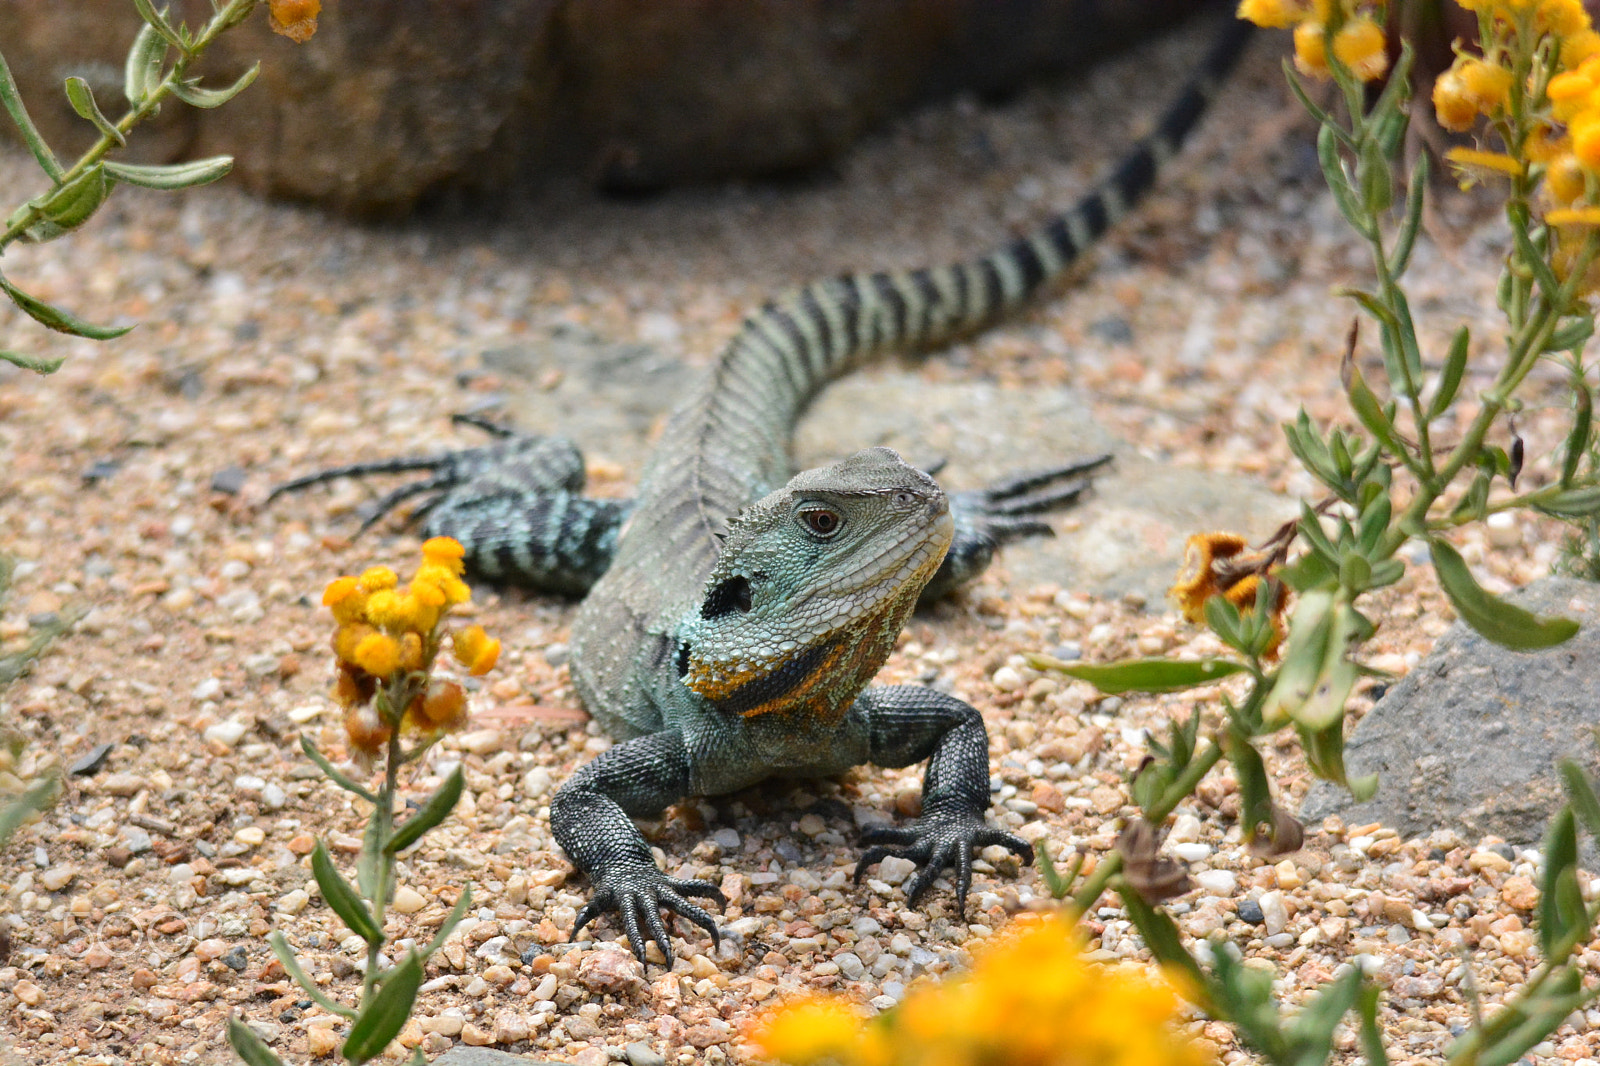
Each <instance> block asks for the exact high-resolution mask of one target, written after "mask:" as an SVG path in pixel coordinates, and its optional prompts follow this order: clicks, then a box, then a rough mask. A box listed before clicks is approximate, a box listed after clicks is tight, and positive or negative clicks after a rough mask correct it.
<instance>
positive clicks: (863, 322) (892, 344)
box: [726, 18, 1253, 403]
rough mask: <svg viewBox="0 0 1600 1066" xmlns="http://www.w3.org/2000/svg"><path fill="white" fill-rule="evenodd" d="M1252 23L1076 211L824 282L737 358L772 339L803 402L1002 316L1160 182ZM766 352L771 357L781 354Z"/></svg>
mask: <svg viewBox="0 0 1600 1066" xmlns="http://www.w3.org/2000/svg"><path fill="white" fill-rule="evenodd" d="M1252 29H1253V27H1252V26H1250V24H1248V23H1246V22H1243V21H1242V20H1239V19H1234V18H1229V19H1228V25H1227V26H1225V27H1224V28H1223V30H1222V32H1221V34H1220V35H1219V37H1218V39H1217V41H1216V42H1215V43H1214V44H1213V46H1212V48H1211V50H1210V52H1209V53H1208V54H1207V56H1206V57H1205V59H1204V60H1203V61H1202V63H1201V64H1200V67H1199V69H1198V71H1197V72H1196V73H1195V74H1194V75H1193V76H1192V77H1191V79H1190V80H1189V82H1188V83H1187V84H1186V85H1185V86H1184V87H1183V90H1182V92H1181V93H1180V94H1179V96H1178V98H1177V100H1176V101H1174V102H1173V104H1172V105H1171V106H1170V107H1169V108H1168V110H1167V112H1166V114H1165V115H1163V116H1162V118H1161V121H1160V124H1159V125H1158V126H1157V127H1156V129H1155V130H1154V132H1152V133H1151V134H1149V135H1148V136H1147V137H1145V138H1144V139H1142V140H1141V141H1139V142H1138V143H1137V144H1136V145H1135V146H1134V148H1133V150H1132V151H1131V152H1129V153H1128V155H1127V156H1126V157H1125V158H1124V159H1123V160H1122V162H1121V164H1120V165H1119V166H1118V167H1117V169H1116V171H1115V172H1114V173H1112V174H1111V176H1110V177H1108V178H1106V179H1105V180H1104V181H1102V182H1101V183H1100V185H1099V186H1098V187H1096V188H1095V189H1094V191H1092V192H1091V193H1089V194H1088V195H1087V196H1085V197H1084V198H1083V199H1082V200H1081V201H1080V202H1079V203H1078V204H1077V206H1075V207H1074V208H1072V209H1071V210H1070V211H1067V212H1066V213H1064V214H1060V215H1057V216H1056V217H1054V218H1052V219H1051V220H1050V221H1049V222H1047V223H1045V224H1044V225H1043V226H1041V227H1040V228H1039V229H1037V230H1036V231H1034V232H1033V233H1031V234H1029V235H1027V236H1024V237H1019V238H1017V239H1016V240H1014V241H1011V242H1010V243H1008V244H1005V245H1003V246H1002V247H1000V248H997V249H995V250H994V251H992V252H990V253H989V254H987V255H985V256H983V257H981V258H979V259H974V260H969V261H967V262H964V263H958V264H955V265H953V266H945V267H934V268H921V269H917V270H908V271H884V272H878V273H871V274H850V275H845V276H843V277H837V278H830V279H828V280H826V281H819V282H815V283H813V284H811V285H808V286H806V287H805V288H803V289H801V290H799V291H798V292H795V293H792V294H790V295H788V296H786V297H780V298H779V299H777V300H775V301H774V302H772V303H770V304H768V305H767V306H766V307H764V308H762V309H761V310H760V311H758V312H757V313H756V314H754V315H752V316H751V317H750V318H749V319H747V320H746V321H745V323H744V326H743V327H742V329H741V330H740V332H739V334H738V335H737V336H735V338H734V339H733V341H732V342H730V344H729V348H728V352H727V353H726V356H727V357H730V358H731V357H733V355H734V353H733V349H735V348H745V347H748V348H751V349H761V348H767V349H771V350H772V351H771V352H770V355H776V356H778V357H779V359H780V361H782V362H784V363H791V364H798V365H796V366H791V367H788V368H786V370H779V371H778V373H779V375H780V376H787V377H790V378H791V379H792V378H794V377H795V376H796V372H797V371H798V372H799V374H800V375H801V376H803V377H806V378H809V381H796V382H794V384H796V385H798V386H799V390H798V391H799V392H800V394H801V395H800V397H797V398H799V399H800V400H801V402H802V403H804V402H805V400H807V399H809V398H810V394H811V393H812V392H814V391H815V390H816V389H817V388H820V387H821V385H823V384H825V383H826V382H827V381H829V380H831V379H832V378H834V377H837V376H839V375H840V374H842V373H844V372H845V371H847V370H849V369H850V368H851V367H852V366H853V365H855V364H856V363H857V362H859V361H860V360H861V359H862V358H863V357H866V356H869V355H871V354H874V353H877V352H882V351H885V350H920V349H924V348H929V347H932V346H935V345H939V344H943V343H945V342H947V341H950V340H952V339H954V338H957V337H960V336H964V335H966V334H969V333H972V332H974V331H977V330H979V329H982V328H983V327H985V326H987V325H989V324H991V323H993V322H995V321H996V320H998V319H1000V318H1003V317H1004V316H1005V315H1007V314H1008V313H1010V312H1012V311H1014V310H1015V309H1016V308H1018V307H1019V306H1020V305H1022V304H1023V303H1025V302H1027V300H1028V299H1029V298H1030V297H1031V296H1033V295H1034V294H1036V293H1037V292H1038V291H1039V290H1040V289H1041V288H1044V287H1045V286H1047V285H1049V284H1050V283H1051V282H1053V281H1054V280H1056V279H1057V278H1059V277H1061V275H1062V274H1064V273H1065V272H1066V271H1067V270H1068V269H1070V268H1071V267H1072V265H1073V264H1074V263H1075V262H1076V261H1077V260H1078V259H1079V258H1080V257H1081V256H1082V255H1083V254H1084V253H1085V252H1087V251H1088V250H1089V248H1090V247H1091V246H1092V245H1093V244H1094V243H1095V241H1096V240H1097V239H1098V238H1099V237H1100V236H1101V235H1102V234H1104V233H1105V232H1106V230H1108V229H1110V228H1111V227H1112V226H1113V225H1115V224H1116V223H1117V222H1118V221H1119V220H1121V219H1122V218H1123V216H1125V215H1126V214H1128V212H1129V211H1130V210H1132V209H1133V207H1134V206H1135V205H1136V204H1137V203H1138V201H1139V200H1140V199H1141V198H1142V197H1143V196H1144V195H1145V193H1147V192H1148V191H1149V190H1150V188H1151V187H1152V186H1153V185H1154V184H1155V182H1156V178H1157V174H1158V172H1159V171H1160V169H1161V167H1162V165H1163V164H1164V163H1166V161H1167V160H1168V159H1170V158H1171V157H1172V156H1173V155H1175V154H1176V153H1177V152H1178V150H1179V149H1180V148H1181V147H1182V145H1183V142H1184V140H1185V139H1186V138H1187V137H1188V136H1189V134H1190V133H1191V132H1192V131H1193V130H1194V128H1195V127H1196V126H1197V125H1198V124H1199V121H1200V118H1201V116H1202V115H1203V114H1204V113H1205V110H1206V107H1207V105H1208V104H1209V102H1210V100H1211V98H1212V96H1214V95H1215V93H1216V91H1217V89H1218V87H1219V86H1220V85H1221V83H1222V82H1223V80H1224V79H1225V78H1226V77H1227V75H1228V72H1229V71H1230V70H1232V68H1233V66H1234V64H1235V63H1236V62H1237V60H1238V59H1239V57H1240V55H1241V54H1242V53H1243V51H1244V48H1245V45H1246V44H1247V43H1248V41H1249V39H1250V35H1251V31H1252ZM750 354H751V355H757V352H756V351H752V352H750ZM759 361H762V362H767V363H768V365H769V366H771V362H770V356H769V358H768V359H765V360H759ZM774 369H776V368H775V367H774Z"/></svg>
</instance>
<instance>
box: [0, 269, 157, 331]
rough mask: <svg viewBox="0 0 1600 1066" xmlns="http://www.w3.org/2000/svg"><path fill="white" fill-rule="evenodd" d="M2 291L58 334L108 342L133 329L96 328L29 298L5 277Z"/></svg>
mask: <svg viewBox="0 0 1600 1066" xmlns="http://www.w3.org/2000/svg"><path fill="white" fill-rule="evenodd" d="M0 291H3V292H4V293H5V294H6V295H7V296H9V297H11V301H12V302H13V303H15V304H16V305H17V306H18V307H20V308H22V310H23V313H24V314H26V315H27V316H28V317H29V318H31V319H33V320H34V321H35V322H38V323H39V324H41V325H44V326H49V327H50V328H51V329H53V330H55V331H56V332H58V333H70V334H72V335H73V336H74V337H88V338H89V339H90V340H96V341H108V340H110V339H112V338H113V337H120V336H122V335H123V334H124V333H126V332H128V331H129V330H130V329H132V328H133V327H132V326H96V325H94V324H92V323H89V322H85V321H84V320H83V319H81V318H78V317H77V316H76V315H73V314H71V313H70V312H67V311H63V310H62V309H61V308H59V307H55V306H53V305H51V304H47V303H45V302H44V301H43V300H41V299H39V298H38V297H37V296H29V295H28V294H27V293H25V292H23V291H22V290H21V289H19V288H17V287H16V286H15V285H13V284H11V282H9V281H7V280H6V279H5V277H4V276H0Z"/></svg>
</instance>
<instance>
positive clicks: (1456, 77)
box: [1433, 68, 1478, 133]
mask: <svg viewBox="0 0 1600 1066" xmlns="http://www.w3.org/2000/svg"><path fill="white" fill-rule="evenodd" d="M1433 112H1434V115H1435V116H1436V117H1437V118H1438V120H1439V125H1441V126H1443V127H1444V128H1445V129H1447V130H1451V131H1453V132H1456V133H1464V132H1466V131H1467V130H1470V129H1471V128H1472V126H1473V124H1474V123H1475V122H1477V120H1478V107H1477V104H1475V103H1474V102H1473V99H1472V96H1471V95H1470V94H1469V93H1468V92H1467V85H1466V82H1465V81H1463V80H1462V78H1461V74H1460V73H1459V72H1458V71H1456V70H1455V69H1454V68H1452V69H1450V70H1447V71H1445V72H1444V73H1443V74H1441V75H1439V78H1438V80H1437V81H1435V82H1434V83H1433Z"/></svg>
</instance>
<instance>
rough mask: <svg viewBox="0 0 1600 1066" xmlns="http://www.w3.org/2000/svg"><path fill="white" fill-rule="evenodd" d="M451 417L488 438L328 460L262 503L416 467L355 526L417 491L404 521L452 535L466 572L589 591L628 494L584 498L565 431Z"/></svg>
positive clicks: (578, 464)
mask: <svg viewBox="0 0 1600 1066" xmlns="http://www.w3.org/2000/svg"><path fill="white" fill-rule="evenodd" d="M455 421H457V422H460V423H464V424H467V425H472V426H476V427H477V428H479V429H482V430H484V431H486V432H488V433H490V434H492V435H493V436H494V437H495V438H496V439H495V440H494V441H493V442H492V443H490V444H486V445H483V446H481V447H477V448H462V449H459V450H457V451H452V452H444V453H442V454H439V455H432V456H414V457H409V458H400V459H390V460H379V461H377V462H370V463H355V464H351V465H348V466H339V467H332V468H330V469H327V470H321V471H317V472H316V473H313V474H309V475H306V476H304V477H300V478H296V479H294V480H293V481H289V482H285V483H284V484H282V485H279V486H277V487H276V488H274V489H273V490H272V492H271V493H270V494H269V495H268V497H267V500H268V502H271V501H272V500H273V499H275V498H277V497H278V496H280V495H283V494H284V493H289V492H297V491H299V490H301V489H305V488H309V487H310V486H312V485H316V484H321V483H322V482H325V481H332V480H335V479H337V478H342V477H367V476H370V475H373V474H398V473H409V472H413V471H421V472H424V473H425V474H426V475H427V476H425V477H423V478H421V479H420V480H417V481H413V482H411V483H409V484H405V485H402V486H400V487H399V488H397V489H395V490H393V491H392V492H390V493H388V494H387V495H385V496H384V497H382V498H381V499H380V500H378V502H377V503H376V504H375V505H374V506H373V507H372V508H371V509H370V510H369V513H368V514H367V516H366V518H365V519H364V520H363V522H362V524H361V529H360V530H359V531H358V532H361V531H365V530H366V529H368V528H369V527H370V526H372V525H374V524H375V523H377V522H378V521H379V520H381V519H382V518H383V517H384V516H385V515H387V514H388V513H389V512H391V511H392V510H394V508H395V507H397V506H398V505H399V504H401V503H403V502H405V501H406V500H409V499H411V498H413V497H417V496H422V497H425V498H424V499H423V500H422V502H421V503H420V504H419V505H418V506H417V507H416V508H414V509H413V510H412V512H411V514H410V515H409V516H408V517H407V519H406V522H407V524H412V523H416V522H419V521H420V522H422V523H423V527H422V532H423V534H424V535H425V536H429V537H435V536H445V537H453V538H455V539H456V540H458V541H460V542H461V545H462V547H463V548H465V549H466V564H467V568H468V570H469V571H471V572H472V573H474V574H477V575H479V576H480V577H483V578H486V579H488V580H490V581H495V582H503V583H506V584H513V585H520V586H523V587H526V588H533V589H538V590H541V591H546V592H556V593H561V594H564V595H581V594H583V593H584V592H586V591H588V589H589V587H590V586H591V585H593V584H594V582H595V581H597V580H598V579H599V577H600V575H601V574H603V573H605V570H606V568H607V567H608V566H609V565H610V563H611V558H612V555H613V554H614V553H615V551H616V541H617V535H618V533H619V531H620V529H621V526H622V522H623V520H624V519H625V518H626V517H627V514H628V512H629V510H630V509H631V507H632V504H631V501H628V500H612V499H592V498H590V497H587V496H584V495H583V487H584V465H583V455H582V454H581V453H580V452H579V451H578V449H577V447H576V446H575V445H573V443H572V442H571V441H569V440H566V439H565V438H562V437H546V436H536V435H532V434H520V433H516V432H514V431H512V430H510V429H507V428H505V427H503V426H499V425H496V424H494V423H492V422H489V421H487V420H485V419H481V418H478V417H476V416H471V415H457V416H456V417H455Z"/></svg>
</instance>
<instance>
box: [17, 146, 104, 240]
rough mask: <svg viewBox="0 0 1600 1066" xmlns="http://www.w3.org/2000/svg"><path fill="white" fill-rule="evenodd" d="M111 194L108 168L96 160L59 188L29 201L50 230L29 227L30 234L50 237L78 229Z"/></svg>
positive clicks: (41, 238) (31, 236) (44, 237)
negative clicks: (44, 230) (43, 230)
mask: <svg viewBox="0 0 1600 1066" xmlns="http://www.w3.org/2000/svg"><path fill="white" fill-rule="evenodd" d="M110 195H111V184H110V182H108V181H106V172H105V167H104V166H102V165H101V164H99V163H96V164H95V165H94V166H92V167H90V168H89V169H88V170H85V171H84V172H83V173H82V174H79V175H78V176H77V177H75V178H73V179H72V180H71V181H69V182H67V183H66V184H65V185H63V186H61V187H60V188H58V189H55V190H53V191H51V192H49V193H47V194H45V195H44V196H41V197H39V198H38V199H36V200H31V201H29V206H30V207H32V208H33V209H34V210H35V211H37V212H38V213H39V217H40V218H41V219H42V220H43V221H44V222H46V223H48V224H49V226H50V229H49V231H48V232H47V233H43V234H41V233H36V232H34V229H33V228H30V229H29V231H28V236H29V237H30V238H32V239H34V240H49V239H51V238H53V237H59V236H60V235H61V234H62V233H65V232H66V231H67V230H70V229H76V228H77V227H79V226H81V225H83V224H84V223H85V222H87V221H89V217H90V216H91V215H93V214H94V213H95V212H96V211H98V210H100V205H101V204H103V203H105V202H106V197H107V196H110Z"/></svg>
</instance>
